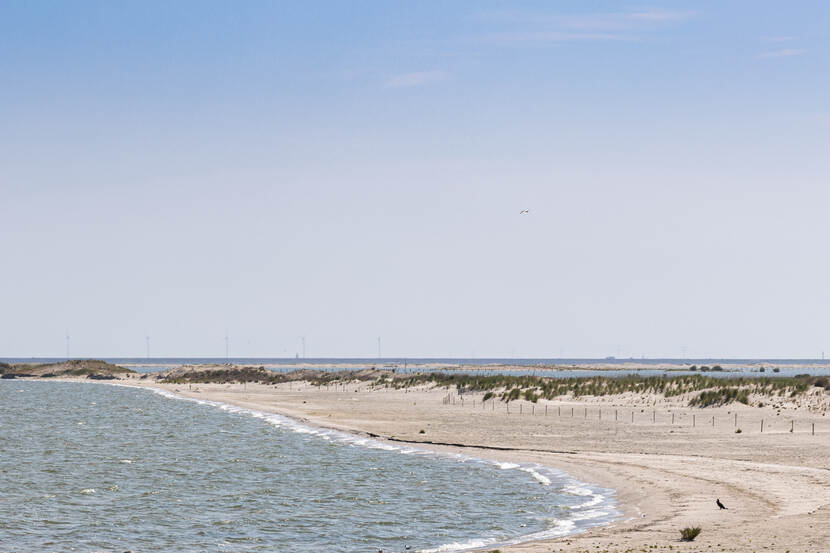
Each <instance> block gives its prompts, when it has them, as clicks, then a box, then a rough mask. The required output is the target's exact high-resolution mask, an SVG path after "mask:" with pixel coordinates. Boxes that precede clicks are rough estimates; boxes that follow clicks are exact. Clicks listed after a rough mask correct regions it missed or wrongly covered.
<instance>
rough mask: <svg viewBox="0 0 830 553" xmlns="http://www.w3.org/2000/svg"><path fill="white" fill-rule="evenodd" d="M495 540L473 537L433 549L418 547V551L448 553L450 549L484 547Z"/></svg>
mask: <svg viewBox="0 0 830 553" xmlns="http://www.w3.org/2000/svg"><path fill="white" fill-rule="evenodd" d="M495 541H496V540H492V539H487V540H483V539H473V540H469V541H464V542H453V543H445V544H443V545H439V546H438V547H435V548H433V549H419V550H418V551H419V553H449V552H450V551H465V550H467V549H478V548H479V547H486V546H488V545H491V544H492V543H494V542H495Z"/></svg>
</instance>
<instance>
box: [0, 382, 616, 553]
mask: <svg viewBox="0 0 830 553" xmlns="http://www.w3.org/2000/svg"><path fill="white" fill-rule="evenodd" d="M0 447H2V451H3V455H2V456H0V486H1V488H0V489H2V490H4V493H3V494H2V495H0V512H2V513H4V516H3V517H2V518H0V550H3V551H6V550H10V551H45V550H49V551H125V550H128V549H132V550H135V551H137V552H139V553H144V552H155V551H159V552H160V551H172V550H175V551H229V552H237V551H238V552H242V551H285V552H288V551H291V552H297V553H303V552H309V553H310V552H312V551H314V552H317V551H323V550H331V551H342V552H365V551H377V550H379V549H382V550H384V551H401V550H404V548H405V547H406V546H410V547H411V548H412V549H415V550H425V551H430V550H432V551H439V550H440V551H452V550H461V549H465V548H470V547H475V546H485V545H493V546H496V545H498V544H503V543H510V542H517V541H526V540H529V539H542V538H545V537H555V536H561V535H565V534H568V533H571V532H574V531H579V530H580V529H583V528H587V527H590V526H594V525H597V524H602V523H605V522H608V521H610V520H612V519H614V518H616V517H617V516H619V513H618V512H617V510H616V509H615V507H614V503H613V492H612V491H611V490H606V489H602V488H596V487H591V486H588V485H585V484H582V483H579V482H577V481H575V480H573V479H572V478H570V477H569V476H567V475H565V474H563V473H561V472H559V471H556V470H554V469H549V468H546V467H541V466H539V465H532V464H510V463H494V462H490V461H482V460H478V459H475V458H472V457H467V456H463V455H453V454H439V453H433V452H430V451H427V450H423V449H418V448H413V447H407V446H398V445H394V444H388V443H384V442H379V441H376V440H372V439H369V438H363V437H359V436H354V435H351V434H347V433H343V432H338V431H332V430H325V429H319V428H314V427H311V426H307V425H304V424H301V423H299V422H297V421H294V420H292V419H289V418H286V417H282V416H280V415H273V414H266V413H260V412H256V411H251V410H246V409H241V408H237V407H232V406H228V405H222V404H219V403H214V402H205V401H193V400H186V401H182V400H180V398H176V397H175V396H173V394H169V393H166V392H159V393H152V392H151V391H150V390H146V389H136V388H130V387H124V386H111V385H106V384H82V383H68V382H18V381H3V382H0Z"/></svg>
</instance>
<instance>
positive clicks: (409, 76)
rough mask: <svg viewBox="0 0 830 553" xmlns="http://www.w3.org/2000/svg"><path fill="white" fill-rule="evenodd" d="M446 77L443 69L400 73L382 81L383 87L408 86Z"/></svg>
mask: <svg viewBox="0 0 830 553" xmlns="http://www.w3.org/2000/svg"><path fill="white" fill-rule="evenodd" d="M447 77H448V75H447V73H446V72H444V71H417V72H414V73H400V74H398V75H392V76H391V77H390V78H389V79H387V81H386V83H384V87H385V88H408V87H413V86H426V85H429V84H432V83H436V82H439V81H443V80H445V79H446V78H447Z"/></svg>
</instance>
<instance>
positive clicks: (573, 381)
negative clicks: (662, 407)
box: [161, 366, 830, 407]
mask: <svg viewBox="0 0 830 553" xmlns="http://www.w3.org/2000/svg"><path fill="white" fill-rule="evenodd" d="M715 367H717V366H715ZM715 367H713V368H712V369H709V368H708V367H706V368H707V369H709V370H713V369H715ZM717 368H719V367H717ZM161 378H162V379H163V381H164V382H171V383H188V382H192V383H231V382H259V383H263V384H280V383H287V382H297V381H306V382H310V383H311V384H313V385H316V386H342V385H344V384H346V383H350V382H363V383H366V384H368V386H369V387H370V388H394V389H404V388H412V387H415V386H435V387H439V388H455V389H456V390H457V391H458V393H459V394H462V395H463V394H466V393H483V400H484V401H487V400H490V399H494V398H497V397H498V398H499V399H500V400H501V401H506V402H510V401H516V400H519V399H524V400H526V401H530V402H534V403H535V402H537V401H538V400H540V399H546V400H552V399H555V398H558V397H563V396H569V397H574V398H579V397H584V396H608V395H618V394H624V393H633V394H651V393H653V394H657V395H662V396H664V397H677V396H684V399H685V398H687V401H688V404H689V405H690V406H696V407H710V406H718V405H726V404H729V403H732V402H738V403H744V404H747V405H748V404H750V403H751V397H752V396H753V395H755V396H762V397H765V398H766V397H775V396H778V397H787V396H789V397H795V396H797V395H799V394H803V393H805V392H807V391H808V390H810V389H811V387H812V386H820V387H823V388H825V389H828V390H830V379H828V378H827V377H823V376H822V377H814V376H808V375H799V376H795V377H780V378H779V377H766V376H764V377H758V378H750V377H737V376H736V377H728V378H716V377H713V376H707V375H703V374H694V375H679V376H669V375H662V376H656V375H650V376H641V375H626V376H619V377H606V376H591V377H574V378H555V377H541V376H529V375H527V376H510V375H489V376H488V375H476V374H462V373H450V372H431V373H413V374H396V373H395V372H394V371H392V370H385V369H384V370H378V369H365V370H361V371H337V372H334V371H316V370H308V369H303V370H296V371H292V372H284V373H282V372H273V371H269V370H267V369H265V368H264V367H240V366H222V367H216V368H212V369H210V370H205V369H204V368H203V369H197V368H193V370H191V371H185V372H177V373H174V374H171V375H167V376H162V377H161Z"/></svg>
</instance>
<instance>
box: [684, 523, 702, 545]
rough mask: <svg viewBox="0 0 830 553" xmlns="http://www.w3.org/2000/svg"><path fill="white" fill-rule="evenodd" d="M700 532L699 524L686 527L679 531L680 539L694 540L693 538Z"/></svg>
mask: <svg viewBox="0 0 830 553" xmlns="http://www.w3.org/2000/svg"><path fill="white" fill-rule="evenodd" d="M699 534H700V526H695V527H694V528H692V527H688V528H684V529H683V530H681V531H680V539H681V540H683V541H695V538H696V537H697V536H698V535H699Z"/></svg>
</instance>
